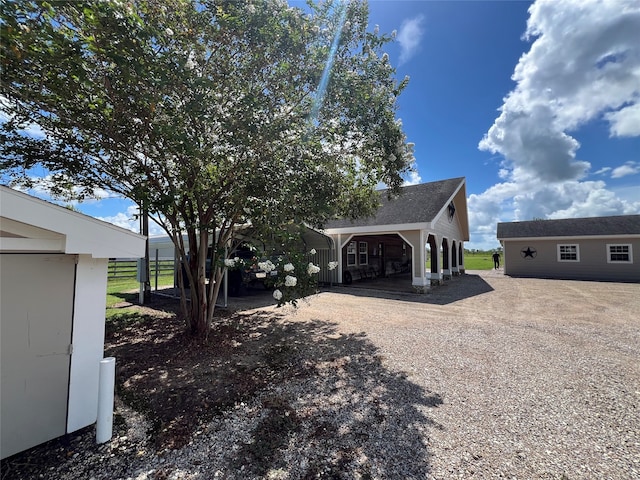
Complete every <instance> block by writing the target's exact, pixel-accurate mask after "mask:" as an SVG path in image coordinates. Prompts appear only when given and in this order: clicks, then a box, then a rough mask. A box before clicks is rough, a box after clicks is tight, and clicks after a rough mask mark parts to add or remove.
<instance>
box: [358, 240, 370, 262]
mask: <svg viewBox="0 0 640 480" xmlns="http://www.w3.org/2000/svg"><path fill="white" fill-rule="evenodd" d="M358 248H359V250H358V252H359V253H360V265H367V264H368V263H369V244H368V243H367V242H360V245H358Z"/></svg>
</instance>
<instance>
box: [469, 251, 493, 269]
mask: <svg viewBox="0 0 640 480" xmlns="http://www.w3.org/2000/svg"><path fill="white" fill-rule="evenodd" d="M491 255H492V254H491V253H478V254H470V253H465V254H464V268H465V269H466V270H491V269H492V268H493V259H492V258H491Z"/></svg>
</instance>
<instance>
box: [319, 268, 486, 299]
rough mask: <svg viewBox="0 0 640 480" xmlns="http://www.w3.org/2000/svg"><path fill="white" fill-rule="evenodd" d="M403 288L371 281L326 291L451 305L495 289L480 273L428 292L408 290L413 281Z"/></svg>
mask: <svg viewBox="0 0 640 480" xmlns="http://www.w3.org/2000/svg"><path fill="white" fill-rule="evenodd" d="M403 287H404V288H403V289H402V290H391V289H389V287H388V284H385V283H379V284H376V283H375V280H374V281H373V282H371V283H367V284H362V285H359V286H356V287H353V286H351V287H344V286H336V287H332V288H326V289H325V290H326V291H331V292H334V293H345V294H348V295H355V296H358V297H373V298H386V299H389V300H402V301H403V302H416V303H430V304H434V305H449V304H451V303H455V302H458V301H460V300H464V299H466V298H471V297H475V296H476V295H483V294H485V293H490V292H492V291H494V289H493V287H492V286H491V285H489V283H487V281H486V280H485V279H484V278H482V277H481V276H480V275H475V274H464V275H460V276H455V277H453V278H451V279H450V280H446V281H445V282H444V283H443V284H442V285H434V286H432V287H431V288H430V289H429V291H428V292H427V293H422V294H421V293H412V292H409V291H407V290H409V289H410V288H411V283H410V282H408V283H407V284H406V285H403Z"/></svg>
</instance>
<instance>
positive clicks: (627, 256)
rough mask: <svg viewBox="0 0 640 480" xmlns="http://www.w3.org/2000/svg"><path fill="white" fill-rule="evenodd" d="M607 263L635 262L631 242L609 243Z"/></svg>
mask: <svg viewBox="0 0 640 480" xmlns="http://www.w3.org/2000/svg"><path fill="white" fill-rule="evenodd" d="M607 263H633V251H632V249H631V244H607Z"/></svg>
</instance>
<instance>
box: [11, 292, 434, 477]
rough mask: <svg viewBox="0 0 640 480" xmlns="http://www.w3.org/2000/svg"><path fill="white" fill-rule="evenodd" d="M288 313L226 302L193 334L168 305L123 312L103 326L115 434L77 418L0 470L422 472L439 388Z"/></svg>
mask: <svg viewBox="0 0 640 480" xmlns="http://www.w3.org/2000/svg"><path fill="white" fill-rule="evenodd" d="M284 313H285V312H283V311H278V312H269V311H248V312H245V313H242V312H238V313H228V314H224V313H221V314H219V316H218V317H216V319H215V320H216V322H215V325H214V327H213V329H212V331H211V335H210V339H209V342H208V343H207V344H202V343H201V342H198V341H195V340H193V339H192V338H190V337H188V336H186V334H185V333H184V327H183V323H182V321H181V320H180V319H179V318H178V316H176V315H174V314H172V312H171V308H170V305H168V306H167V308H166V309H165V310H158V311H155V310H153V309H151V308H148V307H146V308H145V310H141V311H139V312H138V313H135V312H126V313H125V312H123V314H121V315H119V316H117V317H116V318H114V319H112V320H111V321H110V324H109V326H108V328H107V334H106V352H105V353H106V355H107V356H115V357H116V393H117V404H118V405H121V406H120V407H118V409H117V410H116V415H115V418H114V419H115V425H114V438H113V440H112V441H111V442H109V443H107V444H105V445H106V446H105V445H95V441H94V440H93V438H92V437H93V428H92V427H90V428H88V429H83V430H82V431H79V432H76V433H73V434H69V435H67V436H65V437H64V438H62V439H57V440H54V441H51V442H48V443H47V444H44V445H41V446H38V447H34V448H33V449H31V450H29V451H27V452H23V453H22V454H19V455H17V456H15V457H12V458H11V459H10V460H9V461H7V462H5V461H3V478H4V475H5V473H6V472H11V473H10V474H9V475H12V474H15V475H17V477H15V478H39V477H38V475H40V474H43V475H44V476H45V477H46V476H47V475H48V474H47V472H50V471H52V469H54V470H55V471H58V472H61V473H63V472H74V475H75V476H76V478H96V479H104V478H128V477H136V475H137V474H138V473H139V471H141V469H144V468H148V465H149V461H152V462H154V463H155V464H156V465H159V466H158V469H157V471H156V473H155V474H154V475H155V476H154V477H153V478H169V477H170V476H171V475H172V474H173V470H172V469H173V468H174V467H171V465H179V468H180V470H181V471H182V472H183V473H184V472H191V473H190V477H189V478H193V479H208V478H213V472H212V471H211V470H210V468H209V467H208V466H207V467H205V466H203V461H205V462H208V461H210V462H211V468H213V467H215V469H216V470H219V471H220V475H218V476H219V477H220V478H227V479H236V478H237V479H243V480H244V479H249V478H290V479H311V478H425V477H426V476H428V472H429V455H428V449H427V443H426V442H427V438H428V436H429V430H430V429H432V428H441V427H440V426H439V425H437V424H435V423H434V422H433V421H432V420H431V419H430V418H429V413H428V412H429V410H430V409H431V408H436V407H438V405H440V404H441V403H442V398H441V397H440V395H439V394H438V393H435V392H429V391H425V389H424V388H422V387H420V386H418V385H416V384H414V383H412V382H411V381H409V380H408V379H407V378H406V376H405V374H403V373H402V372H397V371H392V370H390V369H388V368H386V366H385V360H384V358H383V357H382V356H381V355H380V352H379V351H378V348H377V347H376V346H375V345H374V344H373V343H372V342H371V341H369V340H368V338H367V337H366V335H365V334H364V333H362V334H342V333H339V332H338V329H337V324H335V323H330V322H326V321H321V320H313V321H294V320H291V319H288V318H287V317H286V316H285V315H284ZM223 315H226V316H223ZM127 412H129V413H127ZM131 412H133V414H132V413H131ZM140 418H143V419H144V422H143V423H144V424H145V425H147V427H145V428H146V434H143V438H137V439H136V438H133V436H132V435H133V434H132V433H131V432H132V430H131V424H130V422H132V421H136V422H137V421H139V420H138V419H140ZM132 419H134V420H132ZM136 435H137V436H138V437H139V434H136ZM174 452H175V455H176V456H175V459H173V458H174V457H172V455H173V453H174ZM194 456H195V458H196V459H195V460H194V459H193V458H194ZM150 457H151V458H150ZM159 457H164V460H162V463H161V464H159V463H158V458H159ZM203 458H206V459H208V460H202V459H203ZM160 465H161V466H160ZM20 472H23V473H24V472H28V473H26V474H24V475H22V476H21V473H20ZM136 472H138V473H136ZM114 475H115V476H114ZM136 478H137V477H136Z"/></svg>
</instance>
